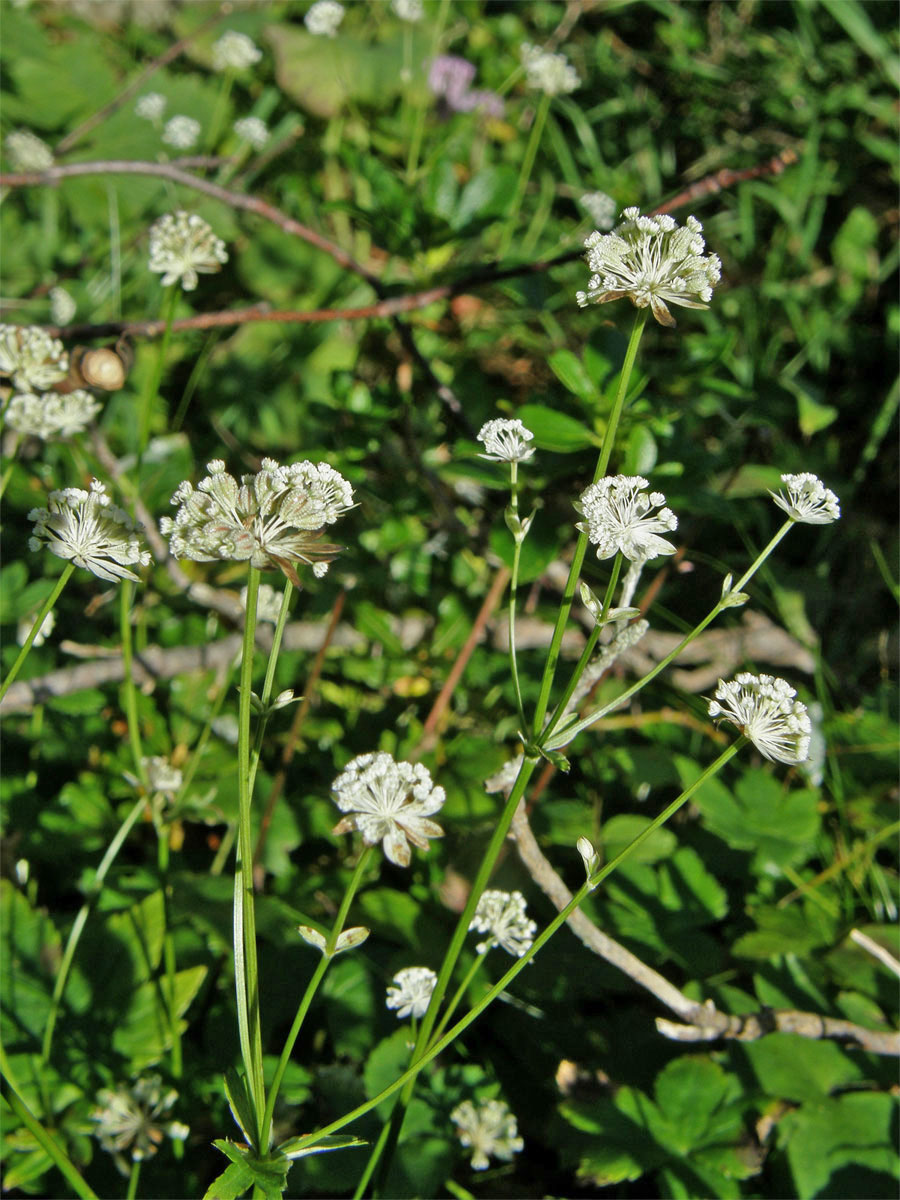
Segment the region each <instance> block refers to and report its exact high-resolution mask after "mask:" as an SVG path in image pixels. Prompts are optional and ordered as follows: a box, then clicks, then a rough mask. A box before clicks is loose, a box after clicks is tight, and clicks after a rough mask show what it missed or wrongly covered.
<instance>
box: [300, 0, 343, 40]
mask: <svg viewBox="0 0 900 1200" xmlns="http://www.w3.org/2000/svg"><path fill="white" fill-rule="evenodd" d="M343 19H344V6H343V4H339V3H338V0H316V2H315V4H312V5H311V6H310V8H309V10H308V11H307V13H306V16H305V17H304V18H303V24H304V25H305V26H306V28H307V29H308V30H309V32H310V33H312V34H314V35H315V36H316V37H336V36H337V31H338V26H339V25H340V23H341V21H343Z"/></svg>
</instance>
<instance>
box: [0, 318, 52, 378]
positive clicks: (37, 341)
mask: <svg viewBox="0 0 900 1200" xmlns="http://www.w3.org/2000/svg"><path fill="white" fill-rule="evenodd" d="M68 370H69V356H68V354H67V353H66V352H65V350H64V349H63V344H62V342H61V341H60V340H59V339H58V338H52V337H51V336H50V334H49V333H45V332H44V330H43V329H41V328H40V327H39V326H37V325H0V375H10V376H12V382H13V386H14V387H17V388H21V389H22V391H23V392H25V391H31V390H33V389H35V388H36V389H37V390H38V391H44V390H45V389H46V388H49V387H52V386H53V384H54V383H58V382H59V380H60V379H65V377H66V375H67V374H68Z"/></svg>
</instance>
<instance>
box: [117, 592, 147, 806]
mask: <svg viewBox="0 0 900 1200" xmlns="http://www.w3.org/2000/svg"><path fill="white" fill-rule="evenodd" d="M133 592H134V584H133V583H132V582H131V580H130V579H123V580H122V586H121V587H120V589H119V638H120V641H121V643H122V695H123V698H124V701H125V718H126V721H127V724H128V741H129V743H130V745H131V757H132V758H133V759H134V770H135V774H136V775H137V777H138V779H140V781H141V783H142V784H143V785H144V786H145V787H147V786H148V784H147V768H146V767H145V766H144V747H143V743H142V742H141V723H140V720H139V718H138V710H137V688H136V687H135V686H134V652H133V646H132V640H131V597H132V594H133Z"/></svg>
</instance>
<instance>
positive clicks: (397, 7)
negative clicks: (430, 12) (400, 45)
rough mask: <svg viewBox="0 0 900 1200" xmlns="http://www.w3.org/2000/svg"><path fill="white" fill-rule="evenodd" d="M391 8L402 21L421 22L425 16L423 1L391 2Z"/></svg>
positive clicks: (401, 0) (402, 0) (398, 0)
mask: <svg viewBox="0 0 900 1200" xmlns="http://www.w3.org/2000/svg"><path fill="white" fill-rule="evenodd" d="M391 8H392V9H393V10H394V16H397V17H399V18H400V20H401V21H421V20H422V18H423V17H424V16H425V5H424V3H423V0H391Z"/></svg>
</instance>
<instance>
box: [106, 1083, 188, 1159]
mask: <svg viewBox="0 0 900 1200" xmlns="http://www.w3.org/2000/svg"><path fill="white" fill-rule="evenodd" d="M97 1099H98V1100H99V1101H100V1104H101V1105H102V1106H103V1107H102V1108H96V1109H95V1110H94V1111H93V1113H92V1114H91V1119H92V1120H94V1121H96V1122H97V1127H96V1129H95V1130H94V1133H95V1134H96V1136H97V1138H98V1140H99V1142H100V1145H101V1146H102V1147H103V1149H104V1150H106V1151H107V1152H108V1153H110V1154H113V1155H115V1156H116V1162H117V1163H118V1164H119V1169H120V1170H122V1171H123V1172H124V1173H125V1174H128V1168H127V1165H125V1163H124V1162H122V1161H121V1160H120V1158H119V1156H120V1155H121V1154H122V1152H123V1151H126V1150H127V1151H128V1153H129V1156H130V1158H131V1159H132V1161H133V1162H141V1161H142V1160H143V1159H145V1158H151V1157H152V1156H153V1155H154V1154H155V1153H156V1149H157V1147H158V1146H159V1144H160V1142H162V1140H163V1137H164V1135H165V1134H166V1133H169V1134H170V1136H172V1137H176V1138H183V1137H184V1136H185V1133H184V1129H185V1127H184V1126H183V1125H180V1124H179V1123H178V1122H172V1123H171V1124H170V1125H168V1126H166V1125H164V1124H163V1123H162V1118H164V1117H165V1114H166V1113H167V1112H168V1111H169V1109H170V1108H171V1107H172V1105H173V1104H174V1103H175V1101H176V1100H177V1099H178V1093H177V1092H176V1091H172V1090H169V1091H164V1090H163V1086H162V1079H161V1077H160V1076H159V1075H148V1076H146V1077H145V1078H143V1079H138V1080H137V1081H136V1082H135V1083H133V1084H132V1085H131V1086H130V1087H128V1086H126V1085H124V1084H120V1085H119V1087H118V1088H116V1090H115V1091H112V1090H111V1089H109V1088H104V1089H103V1091H101V1092H99V1093H98V1095H97Z"/></svg>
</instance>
